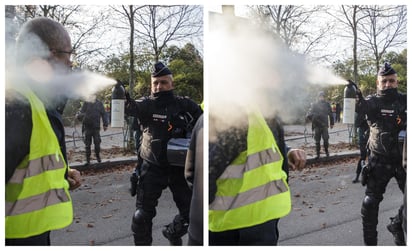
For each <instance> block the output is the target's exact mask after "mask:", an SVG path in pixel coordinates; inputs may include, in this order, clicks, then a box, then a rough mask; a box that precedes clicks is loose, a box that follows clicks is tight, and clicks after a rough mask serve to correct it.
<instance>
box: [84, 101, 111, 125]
mask: <svg viewBox="0 0 412 251" xmlns="http://www.w3.org/2000/svg"><path fill="white" fill-rule="evenodd" d="M77 118H78V119H79V120H82V121H83V126H84V128H85V129H100V118H102V120H103V126H104V127H107V126H108V125H109V119H108V117H107V113H106V112H105V110H104V106H103V103H102V102H101V101H100V100H97V99H96V100H95V102H93V103H92V102H84V104H83V106H82V108H81V109H80V114H79V115H78V116H77Z"/></svg>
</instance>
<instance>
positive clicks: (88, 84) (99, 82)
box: [6, 35, 116, 101]
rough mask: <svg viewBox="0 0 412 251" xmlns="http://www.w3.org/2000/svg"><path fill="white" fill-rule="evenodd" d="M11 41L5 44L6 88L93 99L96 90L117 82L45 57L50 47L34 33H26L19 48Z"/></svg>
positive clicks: (63, 96)
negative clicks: (22, 88)
mask: <svg viewBox="0 0 412 251" xmlns="http://www.w3.org/2000/svg"><path fill="white" fill-rule="evenodd" d="M13 42H14V41H13V40H11V39H9V40H8V44H7V46H6V50H7V52H6V57H8V60H6V89H9V88H16V89H18V88H21V87H22V86H25V87H29V88H30V89H32V90H33V91H35V92H36V93H38V94H39V95H41V96H42V97H43V98H49V99H50V100H53V99H56V97H59V98H63V99H64V98H70V99H83V100H86V101H92V100H93V99H94V98H95V94H96V93H97V92H99V91H101V90H104V89H105V88H107V87H110V86H113V85H115V84H116V80H114V79H111V78H109V77H106V76H104V75H102V74H98V73H93V72H90V71H85V70H76V71H71V70H69V69H68V68H67V67H66V66H63V65H59V64H57V63H54V62H53V61H51V60H46V58H48V56H49V53H50V51H49V50H48V48H47V46H46V45H45V44H44V43H43V42H42V41H41V40H40V39H39V38H38V37H37V36H35V35H33V36H27V35H26V37H25V40H24V43H22V44H20V46H19V50H18V51H15V46H14V43H13ZM15 58H18V59H20V60H15ZM54 101H55V100H54Z"/></svg>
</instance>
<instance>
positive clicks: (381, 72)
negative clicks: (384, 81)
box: [378, 62, 396, 76]
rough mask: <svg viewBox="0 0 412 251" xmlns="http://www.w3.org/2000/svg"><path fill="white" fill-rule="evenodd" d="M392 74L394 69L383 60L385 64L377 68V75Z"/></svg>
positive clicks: (394, 72)
mask: <svg viewBox="0 0 412 251" xmlns="http://www.w3.org/2000/svg"><path fill="white" fill-rule="evenodd" d="M392 74H396V71H395V70H394V69H393V68H392V66H391V65H390V64H389V63H388V62H385V64H384V65H383V66H382V67H381V68H380V69H379V72H378V76H388V75H392Z"/></svg>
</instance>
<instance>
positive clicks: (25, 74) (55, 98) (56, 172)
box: [5, 17, 80, 246]
mask: <svg viewBox="0 0 412 251" xmlns="http://www.w3.org/2000/svg"><path fill="white" fill-rule="evenodd" d="M16 49H17V58H16V67H13V68H10V69H11V71H10V72H9V75H8V76H7V84H8V86H7V88H6V91H7V92H6V118H5V124H6V134H5V138H6V139H5V149H6V189H5V194H6V196H5V200H6V201H5V238H6V241H5V243H6V245H19V246H22V245H31V246H33V245H41V246H46V245H50V231H52V230H56V229H61V228H64V227H66V226H68V225H70V224H71V222H72V221H73V205H72V201H71V198H70V194H69V189H75V188H77V187H79V186H80V173H79V171H77V170H75V169H70V168H69V167H68V164H67V159H66V147H65V139H64V137H65V133H64V126H63V123H62V117H61V113H62V112H63V109H64V106H65V102H66V99H64V98H62V97H61V96H59V95H56V94H55V93H54V92H50V91H49V90H46V89H48V88H49V87H46V86H47V83H49V81H50V79H53V78H54V77H55V76H56V75H57V74H65V73H67V72H68V71H69V70H70V69H71V65H72V62H71V59H70V56H71V53H72V46H71V41H70V37H69V34H68V33H67V31H66V30H65V29H64V28H63V26H62V25H61V24H59V23H58V22H56V21H53V20H51V19H48V18H43V17H41V18H35V19H32V20H30V21H28V22H27V23H25V24H24V26H23V27H22V29H21V31H20V33H19V36H18V39H17V44H16ZM11 72H13V73H17V74H12V73H11Z"/></svg>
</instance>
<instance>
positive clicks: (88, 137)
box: [84, 129, 102, 158]
mask: <svg viewBox="0 0 412 251" xmlns="http://www.w3.org/2000/svg"><path fill="white" fill-rule="evenodd" d="M92 141H93V144H94V153H95V154H96V156H98V155H99V154H100V144H101V143H102V139H101V137H100V129H86V130H85V132H84V144H85V146H86V157H87V158H90V155H91V145H92Z"/></svg>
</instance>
